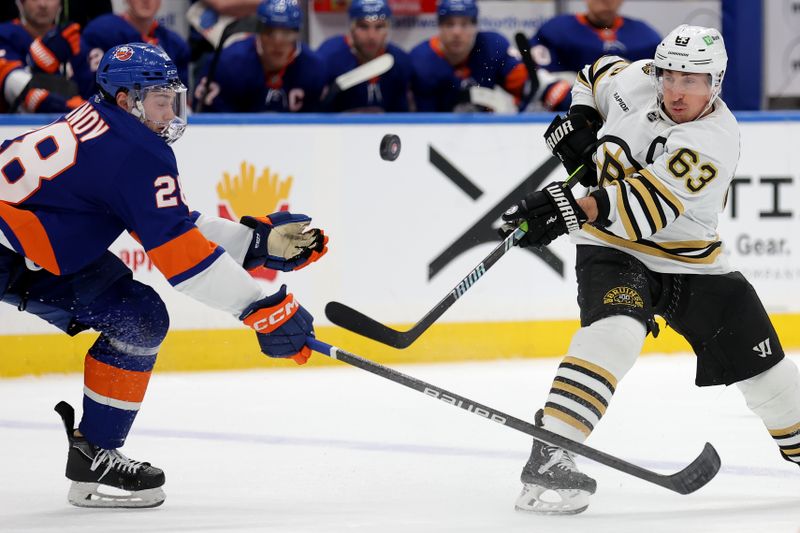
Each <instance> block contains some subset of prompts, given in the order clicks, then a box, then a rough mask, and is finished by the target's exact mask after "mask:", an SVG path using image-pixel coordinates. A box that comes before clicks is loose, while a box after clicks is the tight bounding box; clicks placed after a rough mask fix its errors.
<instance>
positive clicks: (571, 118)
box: [544, 106, 599, 187]
mask: <svg viewBox="0 0 800 533" xmlns="http://www.w3.org/2000/svg"><path fill="white" fill-rule="evenodd" d="M580 107H582V108H583V107H586V106H580ZM573 109H574V108H573ZM587 109H591V108H587ZM592 111H594V110H593V109H592ZM594 113H595V114H597V112H596V111H594ZM598 116H599V115H598ZM598 129H599V128H598ZM544 140H545V143H547V147H548V148H549V149H550V151H551V152H553V155H555V156H556V157H558V158H559V159H560V160H561V163H562V164H563V165H564V168H565V169H567V172H568V173H569V174H570V175H572V173H573V172H575V170H577V169H578V167H580V166H581V165H584V168H583V169H582V170H581V172H579V173H578V179H579V180H580V182H581V185H583V186H585V187H593V186H596V185H597V172H596V170H595V168H594V161H593V160H592V155H593V154H594V151H595V147H596V145H597V129H595V123H594V122H592V121H590V119H589V118H587V116H586V115H585V114H583V113H579V112H575V111H570V113H569V114H568V115H567V116H566V117H561V116H560V115H556V117H555V118H554V119H553V121H552V122H551V123H550V125H549V126H548V127H547V130H546V131H545V132H544Z"/></svg>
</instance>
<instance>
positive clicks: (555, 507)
mask: <svg viewBox="0 0 800 533" xmlns="http://www.w3.org/2000/svg"><path fill="white" fill-rule="evenodd" d="M589 496H590V493H589V492H587V491H585V490H578V489H558V490H550V489H546V488H544V487H540V486H538V485H524V486H523V488H522V493H520V495H519V497H518V498H517V502H516V504H515V505H514V509H516V510H517V511H522V512H524V513H535V514H542V515H572V514H578V513H582V512H583V511H585V510H586V509H587V508H588V507H589Z"/></svg>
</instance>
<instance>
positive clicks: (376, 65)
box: [334, 54, 394, 91]
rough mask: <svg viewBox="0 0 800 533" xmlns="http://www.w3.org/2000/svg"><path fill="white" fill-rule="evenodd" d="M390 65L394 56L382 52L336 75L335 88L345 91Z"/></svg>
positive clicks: (380, 72) (373, 76)
mask: <svg viewBox="0 0 800 533" xmlns="http://www.w3.org/2000/svg"><path fill="white" fill-rule="evenodd" d="M392 66H394V56H393V55H391V54H383V55H380V56H378V57H376V58H375V59H373V60H372V61H367V62H366V63H364V64H363V65H361V66H359V67H356V68H354V69H353V70H350V71H348V72H345V73H344V74H342V75H341V76H338V77H337V78H336V81H335V82H334V83H335V84H336V88H337V89H339V90H340V91H346V90H347V89H350V88H351V87H354V86H356V85H358V84H359V83H364V82H365V81H369V80H371V79H372V78H375V77H377V76H380V75H381V74H385V73H386V72H388V71H389V69H391V68H392Z"/></svg>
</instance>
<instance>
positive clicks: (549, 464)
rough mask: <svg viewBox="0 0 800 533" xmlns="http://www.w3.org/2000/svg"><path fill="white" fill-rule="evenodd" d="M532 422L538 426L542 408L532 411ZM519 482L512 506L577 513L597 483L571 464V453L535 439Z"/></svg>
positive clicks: (552, 512) (572, 461) (533, 511)
mask: <svg viewBox="0 0 800 533" xmlns="http://www.w3.org/2000/svg"><path fill="white" fill-rule="evenodd" d="M535 423H536V426H538V427H542V411H539V412H537V413H536V417H535ZM520 481H522V484H523V487H522V493H521V494H520V495H519V497H518V498H517V503H516V505H515V509H516V510H517V511H526V512H530V513H539V514H578V513H581V512H583V511H585V510H586V508H587V507H589V496H590V495H592V494H594V492H595V490H596V489H597V482H596V481H595V480H594V479H592V478H590V477H589V476H587V475H586V474H584V473H583V472H581V471H580V470H578V467H577V466H575V461H574V459H573V458H572V454H571V453H569V452H568V451H566V450H564V449H562V448H559V447H558V446H550V445H549V444H545V443H544V442H542V441H539V440H534V441H533V448H532V449H531V456H530V458H529V459H528V462H527V463H526V464H525V467H524V468H523V469H522V474H521V475H520ZM548 491H549V492H548ZM545 493H547V494H545ZM543 496H544V497H543ZM548 496H552V497H548Z"/></svg>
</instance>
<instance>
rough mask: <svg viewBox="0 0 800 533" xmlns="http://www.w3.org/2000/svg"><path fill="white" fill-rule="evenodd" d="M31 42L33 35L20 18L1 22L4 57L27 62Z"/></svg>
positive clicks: (1, 50) (0, 39) (1, 44)
mask: <svg viewBox="0 0 800 533" xmlns="http://www.w3.org/2000/svg"><path fill="white" fill-rule="evenodd" d="M31 44H33V36H32V35H31V34H30V33H28V30H26V29H25V27H24V26H23V25H22V23H21V22H20V21H19V19H15V20H12V21H11V22H4V23H2V24H0V54H2V58H3V59H6V60H9V61H21V62H22V63H25V57H26V56H27V55H28V48H30V47H31Z"/></svg>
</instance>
